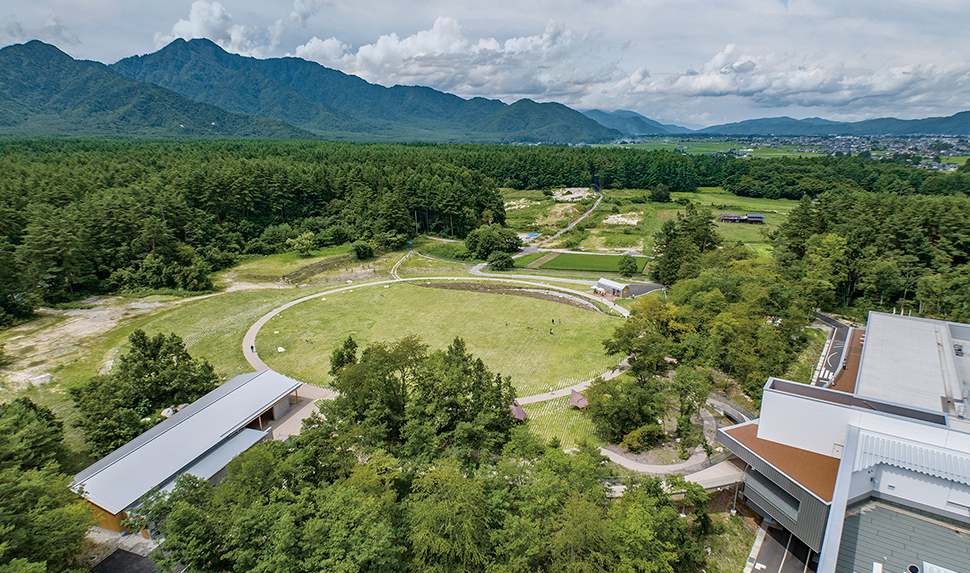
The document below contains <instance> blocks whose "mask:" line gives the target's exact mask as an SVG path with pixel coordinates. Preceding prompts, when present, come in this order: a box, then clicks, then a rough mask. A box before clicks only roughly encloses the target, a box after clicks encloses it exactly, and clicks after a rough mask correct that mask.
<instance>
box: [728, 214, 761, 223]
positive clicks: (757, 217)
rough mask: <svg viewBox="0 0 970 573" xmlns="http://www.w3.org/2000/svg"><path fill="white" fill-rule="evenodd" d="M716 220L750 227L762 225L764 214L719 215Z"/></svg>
mask: <svg viewBox="0 0 970 573" xmlns="http://www.w3.org/2000/svg"><path fill="white" fill-rule="evenodd" d="M718 220H719V221H720V222H722V223H749V224H752V225H764V224H765V215H764V213H745V214H744V215H742V214H741V213H721V216H720V217H719V218H718Z"/></svg>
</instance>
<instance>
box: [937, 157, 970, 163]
mask: <svg viewBox="0 0 970 573" xmlns="http://www.w3.org/2000/svg"><path fill="white" fill-rule="evenodd" d="M967 159H970V157H967V156H966V155H953V156H943V157H941V158H940V161H942V162H943V163H953V164H955V165H966V164H967Z"/></svg>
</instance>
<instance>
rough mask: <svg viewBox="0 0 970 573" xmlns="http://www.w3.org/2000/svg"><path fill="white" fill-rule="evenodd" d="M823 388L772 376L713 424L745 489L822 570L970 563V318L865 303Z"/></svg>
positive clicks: (965, 566) (865, 572)
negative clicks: (862, 323)
mask: <svg viewBox="0 0 970 573" xmlns="http://www.w3.org/2000/svg"><path fill="white" fill-rule="evenodd" d="M850 338H851V339H853V340H857V341H858V343H857V344H858V346H857V347H855V348H852V347H850V348H847V349H846V352H845V357H846V358H845V363H844V367H843V370H842V371H840V372H839V374H838V375H837V377H836V378H835V380H833V383H832V384H831V386H830V387H827V388H822V387H815V386H809V385H805V384H800V383H796V382H790V381H787V380H781V379H777V378H770V379H769V380H768V381H767V383H766V384H765V387H764V391H763V397H762V406H761V417H760V418H759V419H757V420H753V421H751V422H747V423H744V424H738V425H736V426H731V427H729V428H724V429H722V430H719V431H718V439H719V441H720V442H721V443H722V444H724V446H725V447H726V448H728V449H729V450H730V451H731V452H733V453H734V454H736V455H737V456H738V457H739V458H741V459H742V460H743V461H744V462H745V463H746V464H747V468H746V473H745V482H744V489H743V492H744V495H745V498H746V501H747V503H748V504H749V505H750V506H752V508H754V509H755V510H756V511H758V512H760V513H762V514H763V515H765V516H767V517H770V518H771V519H773V520H774V521H776V522H777V523H778V524H780V525H782V526H784V527H785V528H786V529H787V530H789V531H791V533H792V534H793V535H794V536H795V537H797V538H798V539H800V540H801V541H803V542H804V543H805V544H806V545H808V547H809V548H811V549H812V550H813V551H814V552H815V553H817V557H818V572H819V573H836V572H838V573H869V572H873V573H891V572H892V573H904V572H912V573H915V570H914V569H913V567H915V568H916V569H918V570H919V571H922V572H925V573H948V572H957V573H970V420H968V414H970V411H968V407H967V406H968V397H970V391H968V385H967V383H965V382H964V381H968V382H970V357H967V356H965V355H964V352H963V348H964V346H967V349H968V350H970V326H968V325H966V324H957V323H951V322H945V321H939V320H928V319H922V318H913V317H904V316H901V315H893V314H885V313H875V312H873V313H870V315H869V320H868V324H867V328H866V330H865V334H864V336H856V337H850Z"/></svg>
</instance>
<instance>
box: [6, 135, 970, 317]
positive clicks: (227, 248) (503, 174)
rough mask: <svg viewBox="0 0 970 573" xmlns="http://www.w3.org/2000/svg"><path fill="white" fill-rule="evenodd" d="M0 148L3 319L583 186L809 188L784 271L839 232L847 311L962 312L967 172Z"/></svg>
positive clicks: (237, 145)
mask: <svg viewBox="0 0 970 573" xmlns="http://www.w3.org/2000/svg"><path fill="white" fill-rule="evenodd" d="M0 147H2V153H0V266H2V267H3V268H4V269H5V270H7V272H4V273H3V278H2V279H0V324H4V323H7V322H9V321H10V320H11V319H14V318H16V317H24V316H27V315H29V314H30V312H31V311H32V309H33V308H34V307H35V306H36V305H38V304H41V303H42V302H47V303H51V302H61V301H66V300H72V299H77V298H79V297H84V296H88V295H90V294H93V293H103V292H110V291H115V290H119V289H138V288H150V289H159V288H170V289H182V290H189V291H203V290H208V289H210V288H211V287H212V283H211V279H210V278H209V276H210V273H211V272H212V271H214V270H218V269H221V268H225V267H227V266H229V265H231V264H232V263H233V262H234V261H235V260H236V257H237V256H239V255H241V254H248V253H252V254H270V253H275V252H282V251H285V250H288V249H290V248H291V245H288V244H287V240H288V239H295V238H297V237H299V236H301V235H303V236H304V237H308V238H311V239H312V244H313V246H315V247H320V246H326V245H333V244H342V243H346V242H354V241H360V242H367V243H369V244H371V245H373V246H375V247H377V248H378V249H394V248H399V247H401V246H402V245H404V244H405V242H406V241H407V240H408V239H409V238H411V237H413V236H414V235H415V234H417V233H432V234H438V235H441V236H449V237H456V238H462V237H465V236H466V235H467V234H468V233H469V232H470V231H472V230H474V229H476V228H477V227H479V226H480V225H481V224H482V223H486V222H488V221H492V222H495V223H499V224H501V223H503V222H504V220H505V214H504V209H503V203H502V198H501V196H500V194H499V192H498V189H499V187H509V188H515V189H548V188H553V187H559V186H590V185H593V184H594V183H597V184H599V185H600V186H601V187H603V188H633V189H653V188H655V187H657V186H658V185H660V184H663V185H665V186H666V187H667V188H668V189H669V190H670V191H675V192H690V191H694V190H696V189H697V188H698V186H723V187H724V188H726V189H727V190H729V191H731V192H733V193H735V194H738V195H746V196H758V197H767V198H772V197H790V198H801V197H807V198H808V200H809V203H806V204H804V205H803V207H802V208H800V210H799V212H797V213H793V217H792V218H791V220H790V222H789V223H788V224H787V225H786V226H785V227H784V228H783V229H782V230H781V231H780V234H779V235H778V236H777V237H776V240H777V242H778V246H779V247H780V248H779V249H778V251H777V255H778V257H780V259H779V262H780V263H781V264H782V266H783V267H785V268H789V269H790V268H794V267H793V266H794V265H796V263H799V262H804V261H805V257H806V256H815V255H811V254H809V253H808V251H807V250H806V245H807V244H808V241H809V240H810V238H811V237H812V236H813V235H816V234H822V235H824V234H829V233H834V234H835V235H837V236H839V237H841V238H842V239H844V240H845V244H844V245H843V246H842V247H841V248H842V250H844V260H842V259H840V261H841V262H840V263H839V269H837V271H838V272H836V276H834V277H833V280H835V281H836V282H837V283H838V284H837V285H836V286H837V288H838V291H839V302H841V303H842V304H849V303H851V302H852V301H854V300H856V299H857V298H859V297H860V296H861V297H866V298H867V300H876V299H878V301H879V303H880V304H882V305H886V304H887V303H892V302H895V301H896V300H901V301H903V302H905V301H907V300H909V301H913V300H916V299H915V298H913V295H912V293H913V292H915V291H918V290H921V292H923V293H927V294H925V295H923V296H921V299H924V300H927V301H929V302H928V304H930V306H932V307H933V310H934V312H935V313H937V314H947V313H948V312H963V311H964V305H963V302H962V301H960V300H956V299H954V298H953V296H952V294H951V293H950V291H953V290H954V289H957V290H959V289H960V288H961V287H960V284H958V283H959V281H960V280H961V279H960V276H961V266H962V265H965V264H967V262H968V259H967V252H968V246H970V244H968V238H967V232H966V230H965V229H966V228H967V225H966V217H967V192H968V190H970V172H968V170H967V168H966V167H964V168H963V169H962V170H961V172H958V173H953V174H941V173H930V172H926V171H922V170H918V169H913V168H911V167H907V166H905V165H901V164H900V162H895V161H873V160H871V159H868V158H865V157H841V158H829V157H826V158H812V159H800V158H783V159H770V160H769V159H755V160H739V159H735V158H733V157H725V156H696V157H692V156H686V155H680V154H675V153H670V152H643V151H639V150H632V149H622V148H615V147H612V148H568V147H554V146H545V147H523V146H476V145H424V144H416V145H403V144H380V145H365V144H345V143H322V142H274V141H243V140H229V141H196V142H173V141H124V140H56V139H44V140H8V141H5V142H3V144H2V145H0ZM813 200H814V201H815V203H812V202H811V201H813ZM877 213H878V215H877ZM307 233H309V235H307ZM291 244H292V243H291ZM876 261H878V262H879V264H878V265H876V264H872V263H874V262H876ZM843 267H844V268H843ZM963 270H965V269H963ZM670 276H671V277H674V278H676V277H677V273H676V272H675V273H674V274H673V275H670ZM963 276H966V273H963ZM920 281H922V283H921V282H920ZM921 284H922V285H923V286H922V287H921V286H920V285H921ZM931 291H932V295H930V294H929V293H930V292H931ZM823 298H824V297H823ZM820 302H826V301H820ZM831 302H834V301H831ZM916 304H917V306H919V304H918V303H916Z"/></svg>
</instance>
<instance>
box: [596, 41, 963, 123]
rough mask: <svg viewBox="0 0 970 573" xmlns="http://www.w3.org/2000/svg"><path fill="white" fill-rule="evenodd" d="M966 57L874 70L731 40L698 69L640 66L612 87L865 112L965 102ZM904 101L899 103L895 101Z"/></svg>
mask: <svg viewBox="0 0 970 573" xmlns="http://www.w3.org/2000/svg"><path fill="white" fill-rule="evenodd" d="M968 88H970V62H963V63H956V64H950V65H946V66H937V65H934V64H909V65H901V66H887V67H884V68H881V69H876V70H871V69H865V68H852V67H848V66H846V65H845V64H844V63H843V61H842V60H841V59H840V58H837V57H834V56H832V55H830V54H826V53H810V54H801V55H799V54H777V53H770V54H745V53H742V52H740V51H739V50H738V48H737V46H736V45H734V44H729V45H728V46H727V47H726V48H725V49H724V50H723V51H721V52H720V53H718V54H716V55H715V56H713V57H712V58H711V59H710V60H708V61H707V62H706V63H705V64H704V66H703V67H702V68H701V69H700V70H699V71H695V70H687V71H684V72H681V73H675V74H670V75H668V76H666V77H663V78H656V79H655V78H652V77H650V76H649V75H646V74H644V73H643V72H642V71H641V70H638V71H637V72H634V73H632V74H630V75H629V76H627V77H625V78H622V79H621V80H619V81H617V82H615V83H614V84H613V86H612V90H611V91H613V93H620V94H625V95H626V97H627V98H628V99H630V100H633V101H635V102H639V103H640V104H641V105H642V104H644V103H646V102H653V103H655V104H657V103H661V104H664V105H676V103H675V101H676V100H680V102H681V106H682V107H683V104H685V103H686V102H690V101H696V100H698V99H706V100H712V99H733V100H735V101H737V100H739V99H740V100H744V101H747V102H749V105H750V104H754V105H756V106H757V107H761V108H798V109H811V108H827V109H838V110H840V112H841V114H844V115H849V116H851V115H852V114H856V113H861V112H863V111H866V112H868V113H864V114H862V115H866V116H870V115H871V113H872V112H873V111H875V110H880V109H884V110H885V111H886V112H888V113H892V110H893V109H896V110H898V109H900V108H907V109H909V110H911V111H913V112H916V114H917V115H918V113H919V112H918V110H920V109H926V110H931V109H938V108H940V107H943V108H947V107H950V108H952V106H953V105H957V107H958V108H959V107H960V106H963V107H965V103H963V104H959V103H957V100H959V99H961V98H966V97H967V91H968ZM900 104H902V105H900Z"/></svg>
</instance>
